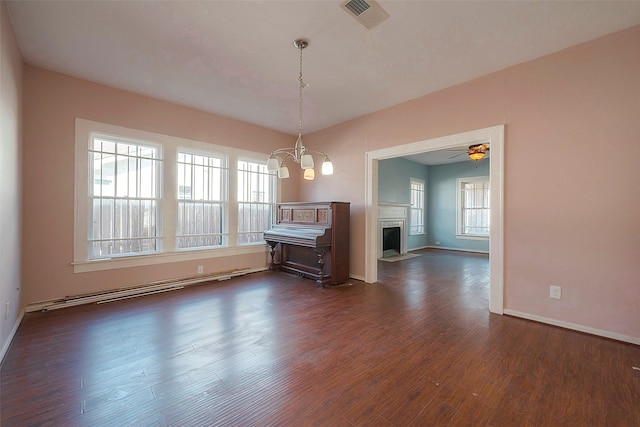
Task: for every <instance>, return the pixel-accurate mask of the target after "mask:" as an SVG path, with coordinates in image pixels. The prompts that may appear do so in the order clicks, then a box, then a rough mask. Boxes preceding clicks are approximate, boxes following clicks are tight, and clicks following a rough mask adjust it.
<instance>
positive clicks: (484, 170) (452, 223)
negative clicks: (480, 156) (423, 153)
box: [427, 159, 489, 252]
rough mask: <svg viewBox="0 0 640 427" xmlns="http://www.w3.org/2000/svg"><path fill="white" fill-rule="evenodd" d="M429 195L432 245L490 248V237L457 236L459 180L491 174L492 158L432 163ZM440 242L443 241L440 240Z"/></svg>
mask: <svg viewBox="0 0 640 427" xmlns="http://www.w3.org/2000/svg"><path fill="white" fill-rule="evenodd" d="M428 171H429V186H428V190H427V191H428V195H427V201H428V203H427V220H428V221H427V230H428V232H427V233H428V236H429V245H430V246H440V247H444V248H455V249H466V250H475V251H486V252H489V240H488V239H486V240H469V239H458V238H456V197H457V194H458V192H457V189H456V180H457V179H458V178H467V177H474V176H489V161H488V159H485V160H481V161H479V162H470V161H468V162H458V163H449V164H446V165H437V166H430V167H429V168H428ZM436 242H439V243H436Z"/></svg>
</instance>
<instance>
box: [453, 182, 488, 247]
mask: <svg viewBox="0 0 640 427" xmlns="http://www.w3.org/2000/svg"><path fill="white" fill-rule="evenodd" d="M463 182H490V177H489V176H472V177H466V178H458V179H456V239H464V240H485V241H488V240H489V235H490V233H489V234H486V235H484V234H472V233H462V226H463V224H462V197H463V195H462V191H461V187H462V183H463Z"/></svg>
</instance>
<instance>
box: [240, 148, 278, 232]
mask: <svg viewBox="0 0 640 427" xmlns="http://www.w3.org/2000/svg"><path fill="white" fill-rule="evenodd" d="M275 183H276V182H275V175H274V174H272V173H270V172H269V171H268V170H267V165H266V163H264V162H263V163H256V162H252V161H246V160H239V161H238V244H246V243H253V242H261V241H263V232H264V230H266V229H268V228H269V227H270V226H271V219H272V213H273V210H274V206H275V198H274V197H273V193H274V191H275Z"/></svg>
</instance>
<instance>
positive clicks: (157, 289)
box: [25, 268, 266, 313]
mask: <svg viewBox="0 0 640 427" xmlns="http://www.w3.org/2000/svg"><path fill="white" fill-rule="evenodd" d="M264 270H266V268H247V269H239V270H232V271H225V272H219V273H215V274H210V275H206V276H192V277H182V278H177V279H170V280H163V281H157V282H149V283H144V284H141V285H134V286H129V287H126V288H117V289H112V290H108V291H102V292H94V293H88V294H79V295H72V296H67V297H64V298H60V299H56V300H50V301H41V302H36V303H33V304H29V305H28V306H27V307H26V308H25V311H26V312H27V313H32V312H35V311H50V310H58V309H61V308H67V307H73V306H76V305H82V304H93V303H96V304H104V303H107V302H112V301H119V300H123V299H128V298H136V297H140V296H145V295H152V294H158V293H161V292H169V291H175V290H178V289H183V288H185V287H187V286H191V285H196V284H198V283H203V282H210V281H214V280H217V281H222V280H228V279H231V278H232V277H238V276H244V275H245V274H249V273H255V272H258V271H264Z"/></svg>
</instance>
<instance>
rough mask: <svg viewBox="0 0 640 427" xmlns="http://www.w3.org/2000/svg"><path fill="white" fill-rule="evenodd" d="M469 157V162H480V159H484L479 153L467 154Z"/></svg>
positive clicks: (482, 154)
mask: <svg viewBox="0 0 640 427" xmlns="http://www.w3.org/2000/svg"><path fill="white" fill-rule="evenodd" d="M469 157H471V160H474V161H478V160H482V158H483V157H484V153H481V152H476V153H469Z"/></svg>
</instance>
